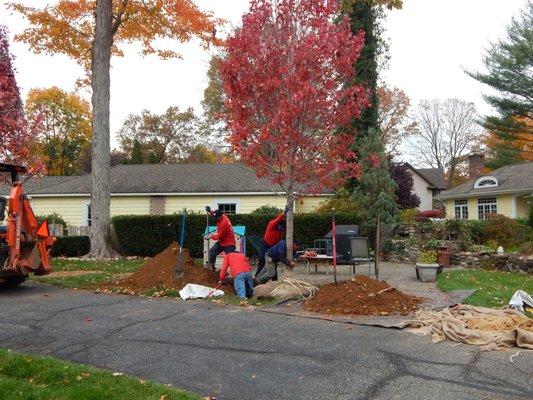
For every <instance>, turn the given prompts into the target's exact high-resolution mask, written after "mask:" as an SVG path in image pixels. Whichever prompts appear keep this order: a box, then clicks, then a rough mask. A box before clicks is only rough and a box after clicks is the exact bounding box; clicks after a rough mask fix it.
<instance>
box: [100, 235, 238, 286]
mask: <svg viewBox="0 0 533 400" xmlns="http://www.w3.org/2000/svg"><path fill="white" fill-rule="evenodd" d="M179 251H180V247H179V245H178V244H177V243H176V242H174V243H172V244H171V245H170V246H169V247H167V248H166V249H165V250H163V251H162V252H161V253H159V254H158V255H156V256H155V257H154V258H152V259H150V260H149V261H148V263H146V264H145V265H144V266H143V267H141V269H140V270H139V271H137V272H136V273H134V274H132V275H130V276H128V277H127V278H124V279H122V280H118V281H115V282H107V283H105V284H104V285H102V287H101V288H100V289H101V290H104V291H107V290H112V291H115V292H116V291H118V292H120V293H125V294H143V293H145V292H147V291H149V290H153V289H155V290H157V291H163V292H164V291H168V290H174V291H179V290H181V289H183V287H184V286H185V285H187V284H188V283H195V284H198V285H204V286H209V287H215V286H216V285H217V284H218V279H219V277H218V274H217V273H215V272H212V271H210V270H207V269H206V268H203V267H198V266H195V265H194V261H193V259H192V258H191V257H190V255H189V252H188V251H187V250H186V249H183V253H182V257H183V260H184V262H183V269H184V271H183V272H184V274H183V276H181V277H179V278H177V277H176V272H175V269H176V263H177V259H178V254H179ZM228 288H229V287H222V290H224V289H228Z"/></svg>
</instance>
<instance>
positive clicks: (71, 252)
mask: <svg viewBox="0 0 533 400" xmlns="http://www.w3.org/2000/svg"><path fill="white" fill-rule="evenodd" d="M90 250H91V241H90V240H89V237H88V236H60V237H58V238H57V241H56V243H55V244H54V246H53V247H52V257H81V256H84V255H86V254H88V253H89V251H90Z"/></svg>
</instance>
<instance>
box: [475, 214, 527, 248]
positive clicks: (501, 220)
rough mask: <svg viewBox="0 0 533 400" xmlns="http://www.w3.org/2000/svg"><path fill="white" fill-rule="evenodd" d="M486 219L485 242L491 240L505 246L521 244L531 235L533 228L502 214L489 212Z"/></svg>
mask: <svg viewBox="0 0 533 400" xmlns="http://www.w3.org/2000/svg"><path fill="white" fill-rule="evenodd" d="M487 216H488V217H489V218H488V219H487V220H485V229H484V235H485V238H484V239H485V243H488V241H491V242H492V243H494V242H495V243H498V245H499V246H503V247H504V248H508V247H514V246H519V245H520V244H522V243H524V242H525V241H527V240H528V238H529V237H531V228H530V227H529V226H527V225H524V224H521V223H520V222H518V221H516V220H514V219H511V218H507V217H505V216H503V215H500V214H490V215H489V214H487Z"/></svg>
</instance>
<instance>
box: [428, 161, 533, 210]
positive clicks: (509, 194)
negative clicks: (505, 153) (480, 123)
mask: <svg viewBox="0 0 533 400" xmlns="http://www.w3.org/2000/svg"><path fill="white" fill-rule="evenodd" d="M476 157H478V160H479V159H480V158H479V156H476ZM481 160H482V158H481ZM470 161H471V167H472V159H471V160H470ZM478 164H479V162H476V165H478ZM469 177H470V178H471V179H470V180H469V181H468V182H466V183H464V184H462V185H460V186H457V187H455V188H453V189H450V190H446V191H444V192H442V193H441V194H440V196H439V197H440V199H442V200H443V201H445V202H446V217H447V218H456V219H484V218H485V216H486V214H487V213H493V214H502V215H505V216H506V217H509V218H526V217H527V215H528V213H529V209H530V207H531V206H532V205H533V162H531V161H530V162H523V163H520V164H516V165H507V166H505V167H502V168H499V169H497V170H495V171H493V172H491V173H488V174H486V173H485V174H484V173H482V169H481V168H478V167H477V166H476V167H474V168H471V171H470V174H469Z"/></svg>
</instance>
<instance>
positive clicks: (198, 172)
mask: <svg viewBox="0 0 533 400" xmlns="http://www.w3.org/2000/svg"><path fill="white" fill-rule="evenodd" d="M35 179H36V178H35ZM41 179H42V180H41V181H37V180H36V181H35V182H34V183H33V184H32V185H30V186H28V185H26V186H25V189H26V193H28V194H30V195H34V196H37V195H54V194H89V193H90V192H91V176H90V175H82V176H77V177H45V178H41ZM32 181H33V179H32V180H30V181H28V183H29V182H32ZM52 183H53V184H52ZM278 191H280V188H279V187H278V186H276V185H273V184H271V183H270V182H269V181H268V180H266V179H262V178H258V177H257V176H256V175H255V173H254V171H252V170H251V169H249V168H246V167H244V166H243V165H241V164H237V163H235V164H140V165H118V166H116V167H113V168H111V193H112V194H125V193H162V194H164V193H254V192H255V193H273V192H278ZM324 193H328V192H327V191H324Z"/></svg>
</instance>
